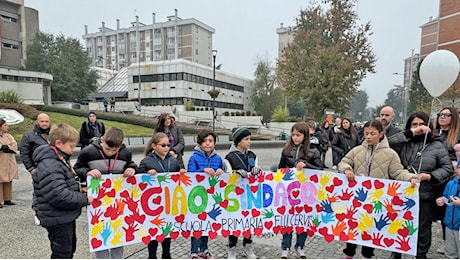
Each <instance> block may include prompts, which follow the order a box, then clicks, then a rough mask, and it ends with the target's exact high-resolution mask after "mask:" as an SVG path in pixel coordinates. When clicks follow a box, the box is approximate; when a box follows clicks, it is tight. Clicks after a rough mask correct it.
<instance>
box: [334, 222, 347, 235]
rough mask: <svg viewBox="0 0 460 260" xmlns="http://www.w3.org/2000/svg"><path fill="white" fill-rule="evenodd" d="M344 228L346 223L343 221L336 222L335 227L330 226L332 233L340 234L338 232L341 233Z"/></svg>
mask: <svg viewBox="0 0 460 260" xmlns="http://www.w3.org/2000/svg"><path fill="white" fill-rule="evenodd" d="M346 228H347V224H345V222H343V221H340V222H338V223H337V225H335V227H334V226H333V227H332V234H334V235H336V236H340V233H342V231H344V230H345V229H346Z"/></svg>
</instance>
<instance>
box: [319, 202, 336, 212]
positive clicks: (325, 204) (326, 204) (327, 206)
mask: <svg viewBox="0 0 460 260" xmlns="http://www.w3.org/2000/svg"><path fill="white" fill-rule="evenodd" d="M320 205H321V207H323V210H322V211H324V212H326V213H334V211H333V210H332V207H331V203H330V202H329V201H327V200H323V201H321V203H320Z"/></svg>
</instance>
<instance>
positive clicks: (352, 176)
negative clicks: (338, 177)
mask: <svg viewBox="0 0 460 260" xmlns="http://www.w3.org/2000/svg"><path fill="white" fill-rule="evenodd" d="M345 176H347V179H348V181H354V180H355V174H354V173H353V172H352V171H351V170H346V171H345Z"/></svg>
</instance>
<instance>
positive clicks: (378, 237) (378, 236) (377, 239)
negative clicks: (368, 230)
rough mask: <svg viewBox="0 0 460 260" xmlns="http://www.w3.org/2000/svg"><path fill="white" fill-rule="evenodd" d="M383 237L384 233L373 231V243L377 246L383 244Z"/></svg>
mask: <svg viewBox="0 0 460 260" xmlns="http://www.w3.org/2000/svg"><path fill="white" fill-rule="evenodd" d="M382 238H383V235H382V234H380V233H372V238H371V239H372V244H374V245H376V246H382V243H381V240H382Z"/></svg>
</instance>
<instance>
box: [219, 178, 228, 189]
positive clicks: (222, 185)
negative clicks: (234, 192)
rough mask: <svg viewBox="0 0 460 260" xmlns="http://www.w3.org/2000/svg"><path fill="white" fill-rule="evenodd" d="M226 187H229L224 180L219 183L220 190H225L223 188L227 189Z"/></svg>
mask: <svg viewBox="0 0 460 260" xmlns="http://www.w3.org/2000/svg"><path fill="white" fill-rule="evenodd" d="M225 186H227V183H226V182H225V181H224V180H221V181H220V182H219V187H220V188H223V187H225Z"/></svg>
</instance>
